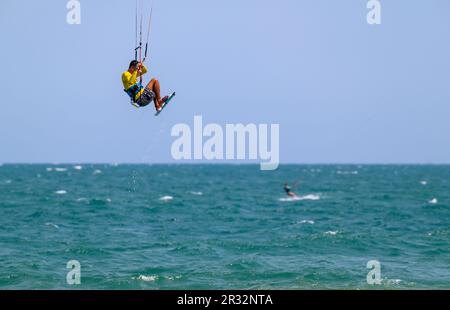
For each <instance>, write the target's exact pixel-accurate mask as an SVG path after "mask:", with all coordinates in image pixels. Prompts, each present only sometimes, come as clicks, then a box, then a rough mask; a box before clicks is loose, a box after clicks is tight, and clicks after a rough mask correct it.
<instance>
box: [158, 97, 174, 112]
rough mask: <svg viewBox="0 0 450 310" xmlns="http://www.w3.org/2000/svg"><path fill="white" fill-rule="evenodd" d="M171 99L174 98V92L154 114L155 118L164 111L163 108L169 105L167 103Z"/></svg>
mask: <svg viewBox="0 0 450 310" xmlns="http://www.w3.org/2000/svg"><path fill="white" fill-rule="evenodd" d="M173 97H175V92H173V93H172V95H170V97H169V98H167V100H166V101H164V103H163V105H162V107H161V110H159V111H158V112H156V114H155V116H158V115H159V113H161V112H162V111H163V110H164V108H165V107H166V105H168V104H169V102H170V101H171V100H172V99H173Z"/></svg>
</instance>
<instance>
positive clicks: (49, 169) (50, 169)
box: [45, 168, 53, 172]
mask: <svg viewBox="0 0 450 310" xmlns="http://www.w3.org/2000/svg"><path fill="white" fill-rule="evenodd" d="M45 170H47V171H49V172H50V171H53V168H46V169H45Z"/></svg>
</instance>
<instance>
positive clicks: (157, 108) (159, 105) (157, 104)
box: [155, 101, 162, 112]
mask: <svg viewBox="0 0 450 310" xmlns="http://www.w3.org/2000/svg"><path fill="white" fill-rule="evenodd" d="M161 107H162V104H161V101H159V102H158V101H156V102H155V109H156V112H159V111H161Z"/></svg>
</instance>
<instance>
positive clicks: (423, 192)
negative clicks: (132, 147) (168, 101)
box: [0, 165, 450, 289]
mask: <svg viewBox="0 0 450 310" xmlns="http://www.w3.org/2000/svg"><path fill="white" fill-rule="evenodd" d="M297 180H300V181H301V182H300V186H299V187H297V188H295V190H294V191H295V192H296V193H297V194H298V196H299V197H300V200H297V201H290V200H286V197H285V194H284V192H283V190H282V185H283V182H284V181H289V182H295V181H297ZM449 180H450V166H370V165H369V166H357V165H340V166H339V165H324V166H321V165H312V166H308V165H285V166H281V167H280V168H279V169H278V170H277V171H273V172H267V171H266V172H263V171H259V166H256V165H248V166H247V165H243V166H239V165H236V166H234V165H154V166H149V165H118V166H117V165H116V166H114V165H81V166H79V167H77V166H76V165H3V166H0V288H1V289H75V288H77V289H318V288H324V289H357V288H361V289H372V288H380V289H398V288H408V289H418V288H443V289H447V288H450V241H449V237H450V191H449V185H450V183H449ZM69 260H78V261H79V262H80V264H81V284H80V285H79V286H69V285H68V284H67V283H66V274H67V272H68V271H69V269H67V268H66V264H67V262H68V261H69ZM369 260H378V261H379V262H380V263H381V278H382V282H381V285H379V286H371V285H368V284H367V282H366V275H367V273H368V271H369V270H368V269H367V268H366V264H367V262H368V261H369Z"/></svg>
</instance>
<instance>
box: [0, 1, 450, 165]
mask: <svg viewBox="0 0 450 310" xmlns="http://www.w3.org/2000/svg"><path fill="white" fill-rule="evenodd" d="M381 2H382V24H381V25H376V26H373V25H368V24H367V22H366V14H367V9H366V3H367V1H365V0H342V1H332V0H280V1H265V0H226V1H222V0H215V1H211V0H189V1H186V0H155V4H154V13H153V25H152V33H151V51H150V53H151V59H150V63H149V64H150V71H151V75H152V76H157V77H158V78H159V80H160V82H161V85H162V89H163V92H164V93H168V92H169V91H173V90H175V91H177V97H176V98H175V100H174V101H173V102H172V103H171V104H172V106H170V107H168V108H167V110H165V111H164V113H163V114H161V116H160V117H158V118H155V117H154V116H153V114H154V111H153V110H152V108H151V107H149V108H145V109H140V110H136V109H135V108H133V107H132V106H131V105H130V104H129V99H128V98H127V96H126V94H125V93H124V92H123V90H122V85H121V79H120V78H121V73H122V72H123V71H125V70H126V69H127V65H128V63H129V61H130V60H131V59H132V58H133V57H134V53H133V48H134V43H135V29H134V23H135V19H134V14H135V6H134V1H130V0H127V1H125V0H95V1H92V0H91V1H88V0H81V4H82V11H81V13H82V16H81V25H68V24H67V23H66V14H67V9H66V3H67V1H66V0H46V1H35V0H28V1H22V0H1V2H0V29H1V30H0V42H1V49H0V65H1V66H0V68H1V69H2V71H3V74H1V77H0V85H1V90H2V91H1V94H0V96H1V97H0V104H1V110H0V163H1V162H3V163H4V162H156V163H159V162H171V161H172V157H171V154H170V147H171V144H172V142H173V141H174V139H175V138H173V137H171V136H170V130H171V128H172V126H173V125H174V124H177V123H180V122H184V123H188V124H192V123H193V117H194V115H202V116H203V121H204V123H218V124H222V125H225V124H226V123H244V124H246V123H256V124H258V123H279V124H280V133H281V142H280V143H281V145H280V156H281V161H282V162H290V163H294V162H295V163H341V162H343V163H353V162H354V163H450V121H449V118H450V1H448V0H427V1H423V0H395V1H381ZM150 3H151V0H148V1H147V2H146V4H147V7H149V5H148V4H150ZM148 11H149V10H148V9H147V10H146V14H148ZM147 81H148V78H147Z"/></svg>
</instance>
